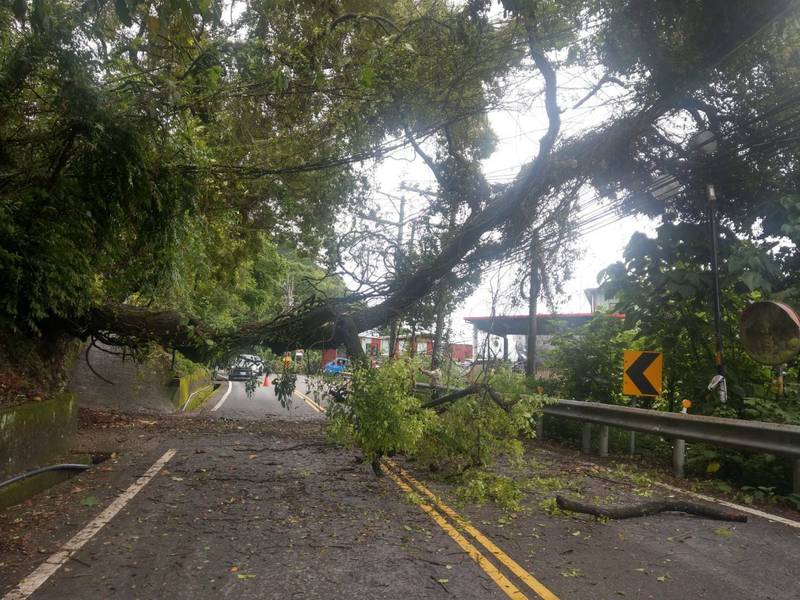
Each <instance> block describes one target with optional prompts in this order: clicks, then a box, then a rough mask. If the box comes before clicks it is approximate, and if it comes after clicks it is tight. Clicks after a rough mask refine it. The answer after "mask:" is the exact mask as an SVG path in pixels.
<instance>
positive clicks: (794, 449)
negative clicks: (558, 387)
mask: <svg viewBox="0 0 800 600" xmlns="http://www.w3.org/2000/svg"><path fill="white" fill-rule="evenodd" d="M544 414H546V415H550V416H553V417H562V418H565V419H574V420H577V421H584V422H587V423H597V424H599V425H610V426H612V427H619V428H621V429H628V430H632V431H640V432H642V433H652V434H654V435H662V436H664V437H670V438H679V439H683V440H693V441H696V442H705V443H707V444H716V445H719V446H729V447H731V448H738V449H740V450H750V451H755V452H767V453H769V454H779V455H783V456H791V457H800V427H798V426H796V425H781V424H778V423H765V422H763V421H745V420H743V419H724V418H721V417H704V416H701V415H692V414H682V413H670V412H660V411H655V410H648V409H644V408H630V407H627V406H616V405H614V404H601V403H599V402H579V401H576V400H559V401H558V403H556V404H551V405H549V406H546V407H545V409H544Z"/></svg>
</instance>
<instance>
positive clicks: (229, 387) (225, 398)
mask: <svg viewBox="0 0 800 600" xmlns="http://www.w3.org/2000/svg"><path fill="white" fill-rule="evenodd" d="M232 389H233V382H232V381H229V382H228V389H227V390H226V391H225V393H224V394H222V398H220V399H219V402H217V403H216V404H215V405H214V408H212V409H211V412H215V411H217V410H219V407H220V406H222V405H223V404H225V400H227V399H228V396H229V395H230V393H231V390H232Z"/></svg>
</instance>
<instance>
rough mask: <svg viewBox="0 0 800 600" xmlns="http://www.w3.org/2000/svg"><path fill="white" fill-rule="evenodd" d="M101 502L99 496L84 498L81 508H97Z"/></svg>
mask: <svg viewBox="0 0 800 600" xmlns="http://www.w3.org/2000/svg"><path fill="white" fill-rule="evenodd" d="M99 502H100V501H99V500H98V499H97V496H84V497H83V499H82V500H81V506H88V507H92V506H97V504H98V503H99Z"/></svg>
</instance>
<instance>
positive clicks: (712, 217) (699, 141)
mask: <svg viewBox="0 0 800 600" xmlns="http://www.w3.org/2000/svg"><path fill="white" fill-rule="evenodd" d="M690 144H691V146H692V147H693V148H694V149H695V150H697V151H699V152H700V153H702V154H704V155H705V156H706V157H710V156H712V155H714V154H715V153H716V151H717V147H718V143H717V138H716V135H715V134H714V132H713V131H698V132H697V133H696V134H695V135H694V136H692V139H691V140H690ZM706 200H707V201H708V220H709V223H710V225H711V227H710V229H711V278H712V286H713V310H714V364H715V365H716V368H717V374H716V375H715V376H714V378H713V379H712V380H711V383H710V384H709V385H708V389H709V390H712V389H715V388H716V390H717V395H718V397H719V401H720V403H722V404H725V403H726V402H727V401H728V386H727V382H726V381H725V365H724V363H723V360H722V303H721V301H720V290H719V223H718V220H719V216H718V214H717V194H716V192H715V191H714V185H713V184H711V183H707V184H706Z"/></svg>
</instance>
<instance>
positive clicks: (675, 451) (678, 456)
mask: <svg viewBox="0 0 800 600" xmlns="http://www.w3.org/2000/svg"><path fill="white" fill-rule="evenodd" d="M685 464H686V440H679V439H675V440H673V441H672V474H673V475H675V477H677V478H678V479H683V477H684V473H683V471H684V465H685Z"/></svg>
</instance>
